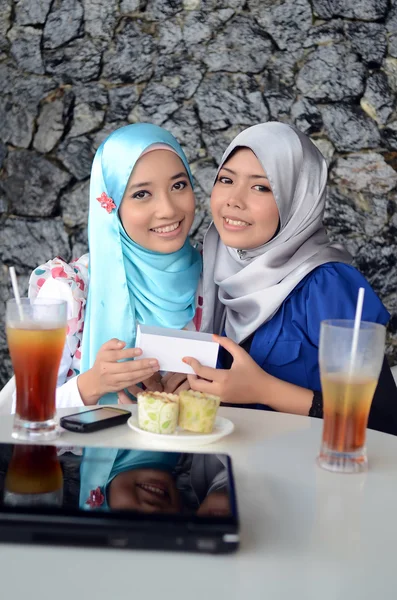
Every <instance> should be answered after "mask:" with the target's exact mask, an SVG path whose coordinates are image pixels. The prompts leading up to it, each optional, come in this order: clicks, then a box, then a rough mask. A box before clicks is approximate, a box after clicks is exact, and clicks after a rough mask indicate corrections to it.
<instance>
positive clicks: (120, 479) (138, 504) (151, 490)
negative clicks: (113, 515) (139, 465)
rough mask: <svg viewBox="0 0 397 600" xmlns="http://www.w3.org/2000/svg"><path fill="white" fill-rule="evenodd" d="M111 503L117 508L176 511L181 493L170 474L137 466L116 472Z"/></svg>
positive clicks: (156, 511) (112, 483)
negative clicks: (130, 469) (137, 467)
mask: <svg viewBox="0 0 397 600" xmlns="http://www.w3.org/2000/svg"><path fill="white" fill-rule="evenodd" d="M107 495H108V502H109V506H110V507H111V508H114V509H117V510H139V511H141V512H145V513H176V512H178V511H179V508H180V500H179V493H178V490H177V489H176V486H175V482H174V480H173V478H172V476H171V474H170V473H168V472H167V471H160V470H158V469H135V470H133V471H124V472H123V473H120V474H119V475H117V476H116V477H115V478H114V479H113V480H112V481H111V483H110V485H109V488H108V494H107Z"/></svg>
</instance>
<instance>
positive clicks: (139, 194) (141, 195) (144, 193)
mask: <svg viewBox="0 0 397 600" xmlns="http://www.w3.org/2000/svg"><path fill="white" fill-rule="evenodd" d="M148 196H150V192H148V191H147V190H139V192H135V194H134V195H133V196H132V197H133V198H135V199H136V200H145V198H147V197H148Z"/></svg>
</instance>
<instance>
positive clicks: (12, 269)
mask: <svg viewBox="0 0 397 600" xmlns="http://www.w3.org/2000/svg"><path fill="white" fill-rule="evenodd" d="M8 270H9V272H10V277H11V283H12V289H13V291H14V296H15V302H16V303H17V306H18V311H19V318H20V319H21V321H23V309H22V303H21V295H20V293H19V288H18V280H17V274H16V273H15V267H10V268H9V269H8Z"/></svg>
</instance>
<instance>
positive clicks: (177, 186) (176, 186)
mask: <svg viewBox="0 0 397 600" xmlns="http://www.w3.org/2000/svg"><path fill="white" fill-rule="evenodd" d="M185 188H187V182H186V181H176V182H175V183H174V185H173V186H172V189H173V190H177V191H179V190H184V189H185Z"/></svg>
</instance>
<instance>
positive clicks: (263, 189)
mask: <svg viewBox="0 0 397 600" xmlns="http://www.w3.org/2000/svg"><path fill="white" fill-rule="evenodd" d="M254 190H256V191H257V192H271V189H270V188H269V187H267V186H266V185H254Z"/></svg>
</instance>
